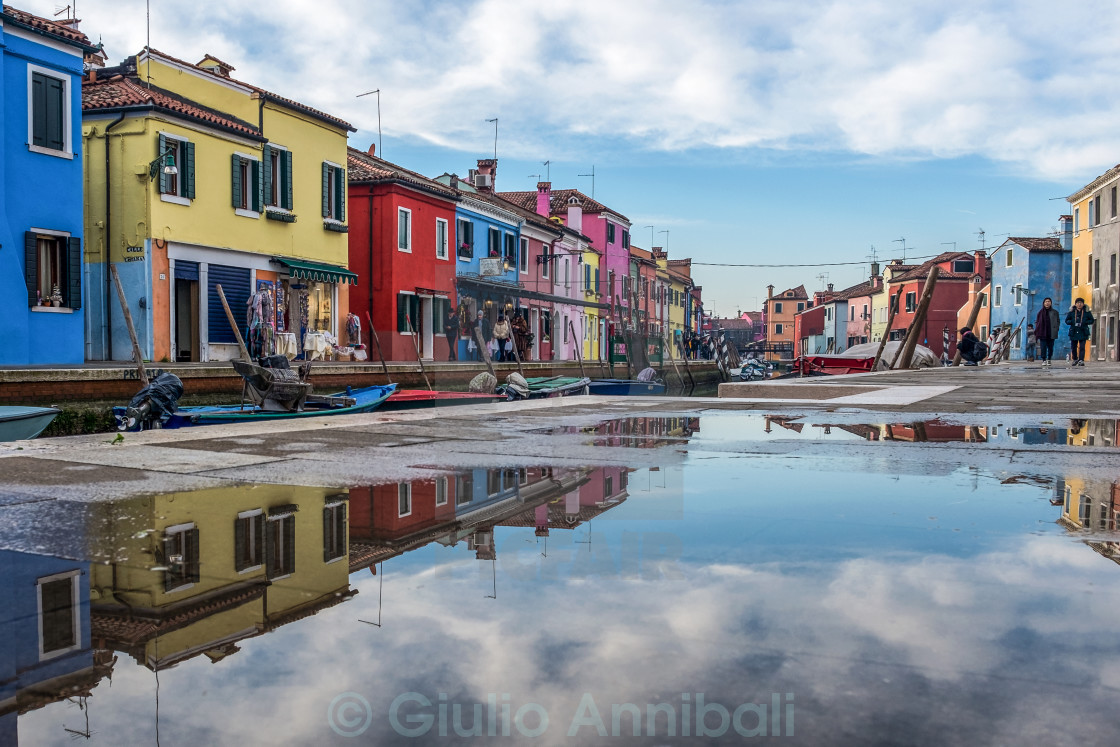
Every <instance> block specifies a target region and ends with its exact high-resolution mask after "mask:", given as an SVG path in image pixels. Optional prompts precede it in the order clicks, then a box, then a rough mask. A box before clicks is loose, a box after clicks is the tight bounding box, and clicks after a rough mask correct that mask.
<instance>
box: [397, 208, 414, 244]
mask: <svg viewBox="0 0 1120 747" xmlns="http://www.w3.org/2000/svg"><path fill="white" fill-rule="evenodd" d="M397 251H398V252H411V251H412V211H411V210H409V209H408V208H397Z"/></svg>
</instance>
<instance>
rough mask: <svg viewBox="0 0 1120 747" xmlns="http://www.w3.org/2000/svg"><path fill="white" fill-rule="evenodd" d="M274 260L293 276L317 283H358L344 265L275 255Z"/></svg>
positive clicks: (355, 277) (356, 277)
mask: <svg viewBox="0 0 1120 747" xmlns="http://www.w3.org/2000/svg"><path fill="white" fill-rule="evenodd" d="M275 260H276V261H277V262H279V263H280V264H282V265H284V267H287V268H288V271H289V272H290V273H291V275H292V277H294V278H303V279H304V280H314V281H316V282H319V283H341V284H342V285H345V284H347V283H349V284H350V285H357V284H358V276H357V275H355V274H354V273H352V272H350V271H349V270H347V269H346V268H345V267H339V266H338V265H328V264H325V263H323V262H308V261H307V260H303V259H286V258H284V257H276V258H275Z"/></svg>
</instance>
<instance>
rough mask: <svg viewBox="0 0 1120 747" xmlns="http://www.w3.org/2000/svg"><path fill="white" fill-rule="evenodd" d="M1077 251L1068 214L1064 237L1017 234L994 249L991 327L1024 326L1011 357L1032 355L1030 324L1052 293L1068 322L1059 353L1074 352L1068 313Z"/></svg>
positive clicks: (1014, 340)
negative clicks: (1029, 342) (1022, 236)
mask: <svg viewBox="0 0 1120 747" xmlns="http://www.w3.org/2000/svg"><path fill="white" fill-rule="evenodd" d="M1072 251H1073V247H1072V226H1071V225H1070V221H1069V219H1068V218H1066V217H1063V218H1062V228H1061V232H1060V236H1059V237H1046V238H1015V237H1013V238H1009V239H1007V240H1006V241H1004V242H1003V244H1001V245H1000V246H999V248H998V249H996V250H995V251H994V252H992V255H991V257H992V278H991V283H992V294H991V311H992V320H991V328H992V329H996V328H997V327H998V326H999V325H1001V324H1010V325H1011V327H1012V328H1013V329H1014V328H1016V327H1019V331H1018V333H1017V334H1016V335H1015V336H1014V337H1013V338H1012V340H1011V349H1010V355H1009V358H1010V360H1023V359H1024V358H1026V340H1027V325H1028V324H1034V320H1035V317H1036V316H1037V315H1038V311H1039V309H1041V308H1042V302H1043V301H1044V300H1045V299H1046V298H1050V299H1051V302H1052V303H1053V305H1054V308H1055V309H1057V310H1058V315H1059V317H1060V319H1061V321H1062V326H1061V329H1060V330H1059V332H1058V337H1057V341H1056V342H1055V344H1054V358H1056V359H1062V358H1065V357H1066V356H1067V355H1068V354H1069V350H1070V348H1069V334H1068V330H1067V329H1066V326H1065V316H1066V311H1068V310H1069V308H1070V305H1071V304H1072V300H1071V298H1070V288H1071V285H1072V283H1071V272H1072V271H1071V265H1072ZM1020 322H1022V326H1021V327H1020Z"/></svg>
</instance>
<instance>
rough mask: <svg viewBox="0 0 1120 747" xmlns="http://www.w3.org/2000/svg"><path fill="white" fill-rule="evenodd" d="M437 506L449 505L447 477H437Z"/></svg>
mask: <svg viewBox="0 0 1120 747" xmlns="http://www.w3.org/2000/svg"><path fill="white" fill-rule="evenodd" d="M436 505H437V506H446V505H447V478H446V477H437V478H436Z"/></svg>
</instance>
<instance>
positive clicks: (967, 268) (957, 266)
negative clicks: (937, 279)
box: [953, 259, 975, 272]
mask: <svg viewBox="0 0 1120 747" xmlns="http://www.w3.org/2000/svg"><path fill="white" fill-rule="evenodd" d="M974 267H975V265H974V264H973V262H972V260H971V259H954V260H953V272H972V270H973V268H974Z"/></svg>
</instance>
